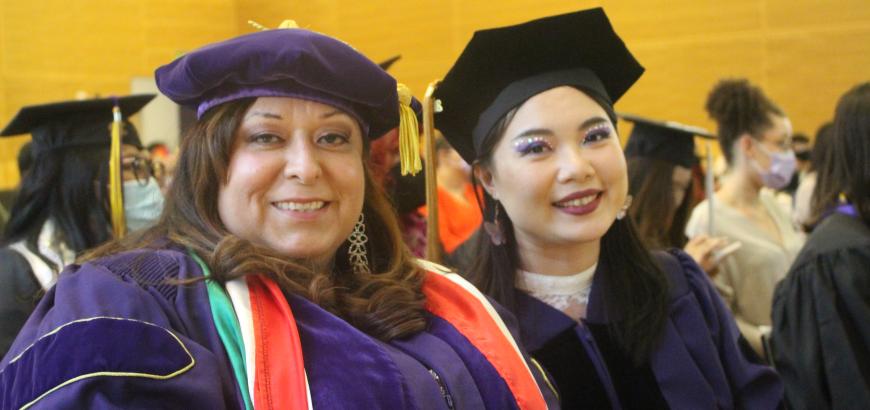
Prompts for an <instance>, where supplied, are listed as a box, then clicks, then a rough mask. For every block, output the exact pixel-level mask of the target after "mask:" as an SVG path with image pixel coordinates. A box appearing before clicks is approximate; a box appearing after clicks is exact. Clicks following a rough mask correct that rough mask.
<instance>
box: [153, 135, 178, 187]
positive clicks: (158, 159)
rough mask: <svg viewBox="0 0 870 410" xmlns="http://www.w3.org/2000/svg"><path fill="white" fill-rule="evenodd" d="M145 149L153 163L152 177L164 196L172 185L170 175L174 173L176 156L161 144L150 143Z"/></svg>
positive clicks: (166, 146)
mask: <svg viewBox="0 0 870 410" xmlns="http://www.w3.org/2000/svg"><path fill="white" fill-rule="evenodd" d="M146 149H147V150H148V153H149V155H150V156H151V161H152V162H153V163H154V177H155V178H156V179H157V183H158V184H160V190H161V191H162V192H163V193H164V194H166V193H167V192H169V185H171V184H172V174H173V173H174V172H175V162H176V161H177V160H178V156H177V155H176V154H175V153H173V152H172V151H171V150H170V149H169V146H168V145H166V144H164V143H162V142H152V143H151V144H148V147H147V148H146Z"/></svg>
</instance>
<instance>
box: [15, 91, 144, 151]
mask: <svg viewBox="0 0 870 410" xmlns="http://www.w3.org/2000/svg"><path fill="white" fill-rule="evenodd" d="M155 96H156V94H137V95H130V96H125V97H119V98H96V99H90V100H70V101H60V102H54V103H48V104H40V105H29V106H26V107H22V108H21V109H20V110H19V111H18V113H17V114H15V117H14V118H12V121H10V122H9V124H8V125H6V128H4V129H3V131H0V136H12V135H20V134H27V133H30V134H31V135H32V137H33V154H34V155H36V154H38V153H39V152H42V151H48V150H55V149H63V148H71V147H77V146H85V145H104V146H106V147H108V146H109V145H110V144H111V137H110V135H111V134H110V126H111V123H112V107H114V106H115V102H116V101H117V103H118V107H119V108H120V109H121V115H122V116H123V118H124V130H123V133H122V134H123V135H122V141H123V143H125V144H129V145H133V146H136V147H139V148H142V142H141V141H140V140H139V134H138V133H137V132H136V128H135V127H133V125H132V124H130V122H129V121H127V118H128V117H130V116H131V115H133V114H136V113H137V112H139V110H141V109H142V107H144V106H145V104H148V102H149V101H151V100H152V99H153V98H154V97H155Z"/></svg>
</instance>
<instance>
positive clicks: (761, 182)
mask: <svg viewBox="0 0 870 410" xmlns="http://www.w3.org/2000/svg"><path fill="white" fill-rule="evenodd" d="M706 109H707V112H708V113H709V115H710V117H712V118H713V120H714V121H716V125H717V127H718V132H717V135H718V138H719V146H720V148H721V150H722V153H723V154H724V157H725V159H726V161H727V163H728V170H727V172H726V174H725V175H723V176H722V178H721V181H722V182H721V185H720V188H719V190H718V191H717V192H716V194H715V195H714V196H713V198H708V199H706V200H705V201H703V202H701V203H699V204H698V205H697V206H695V209H694V210H693V211H692V215H691V217H690V218H689V223H688V224H687V226H686V234H687V235H688V236H689V238H694V237H696V236H699V235H702V234H705V235H710V236H721V237H725V238H727V239H728V240H729V241H739V242H741V244H742V246H741V247H740V249H738V250H736V251H735V252H734V253H732V254H731V255H730V256H729V257H728V258H725V259H724V260H723V261H722V263H721V264H720V265H719V274H718V275H716V278H715V281H716V286H717V288H718V289H719V291H720V293H721V294H722V297H723V298H724V299H725V301H726V302H727V304H728V306H729V307H730V308H731V311H732V312H733V313H734V317H735V318H736V319H737V325H738V326H739V327H740V332H741V333H742V334H743V335H744V336H745V337H746V339H747V340H748V341H749V343H750V344H751V345H752V347H753V348H754V349H755V351H756V352H757V353H758V354H760V355H762V356H764V348H763V342H762V336H763V335H764V334H765V333H766V332H767V331H768V330H769V327H770V305H771V302H772V300H773V289H774V287H775V286H776V283H777V282H779V281H780V280H781V279H782V278H783V277H784V275H785V272H786V271H787V270H788V267H789V266H790V265H791V263H792V262H793V261H794V258H795V256H796V255H797V252H798V251H799V250H800V247H801V246H802V245H803V237H802V235H800V234H799V233H798V232H797V231H796V230H795V229H794V227H793V225H792V223H791V218H790V217H789V215H788V213H787V212H786V211H785V210H784V209H783V208H782V207H781V206H780V205H779V204H778V202H777V200H776V199H775V197H774V195H773V194H772V193H771V192H770V191H765V190H763V189H762V188H765V187H767V188H770V189H773V190H776V189H781V188H782V187H784V186H785V185H786V184H788V181H789V180H791V176H792V174H793V173H794V170H795V167H796V165H795V157H794V153H793V152H792V151H791V140H790V139H791V132H792V131H791V123H790V122H789V119H788V117H786V116H785V114H784V113H783V111H782V110H781V109H780V108H779V107H777V106H776V105H775V104H774V103H773V102H772V101H770V100H769V99H768V98H767V97H766V96H765V95H764V93H763V92H762V91H761V89H759V88H758V87H756V86H754V85H752V84H750V83H749V82H748V81H747V80H745V79H729V80H722V81H720V82H719V83H717V84H716V85H715V86H714V87H713V89H712V91H710V94H709V96H708V97H707V104H706ZM710 200H712V201H713V206H712V212H713V215H710V209H711V208H710V205H709V203H708V201H710ZM710 218H712V219H713V224H712V229H713V232H709V230H710V229H711V228H710V224H709V219H710Z"/></svg>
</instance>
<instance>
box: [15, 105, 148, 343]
mask: <svg viewBox="0 0 870 410" xmlns="http://www.w3.org/2000/svg"><path fill="white" fill-rule="evenodd" d="M154 97H155V94H143V95H132V96H126V97H121V98H118V99H117V103H118V106H119V107H120V109H121V113H122V115H123V117H124V118H126V117H127V116H131V115H133V114H135V113H137V112H139V110H141V109H142V107H144V106H145V105H146V104H148V102H150V101H151V100H152V99H153V98H154ZM115 101H116V99H114V98H102V99H91V100H74V101H61V102H55V103H48V104H40V105H32V106H26V107H22V108H21V110H20V111H19V112H18V114H16V116H15V118H13V119H12V121H10V122H9V124H8V125H7V126H6V127H5V128H4V129H3V130H2V131H0V136H12V135H20V134H27V133H29V134H31V135H32V137H33V142H32V143H31V148H30V154H29V155H30V156H31V158H30V160H31V161H32V164H31V165H30V166H29V167H28V170H27V171H26V172H24V173H23V175H22V180H21V186H20V189H19V193H18V196H17V198H16V200H15V203H14V204H13V206H12V208H11V209H10V218H9V222H8V223H7V225H6V228H5V231H4V234H3V238H2V240H0V283H2V286H0V356H3V355H4V354H5V353H6V350H7V349H9V346H10V345H11V344H12V341H13V340H14V339H15V336H16V335H17V334H18V331H19V329H21V327H22V326H23V325H24V322H25V321H26V320H27V317H28V316H29V315H30V313H31V312H32V311H33V308H34V307H35V306H36V303H37V302H38V301H39V298H40V297H41V295H42V294H43V293H44V292H45V291H47V290H48V289H49V288H51V286H52V285H54V283H55V281H56V280H57V274H58V273H59V272H60V271H61V270H62V269H63V267H64V266H66V265H68V264H70V263H72V262H73V261H74V260H75V258H76V256H78V255H79V254H81V253H82V252H83V251H85V250H87V249H90V248H93V247H96V246H97V245H100V244H102V243H104V242H105V241H107V240H109V239H110V237H111V230H112V224H111V222H110V217H109V196H108V188H107V187H108V186H109V176H108V173H109V143H110V141H111V139H110V136H109V125H110V123H111V122H112V106H113V105H114V104H115ZM122 142H123V145H122V152H123V156H124V159H123V160H122V166H123V168H124V170H123V178H124V181H125V183H124V187H123V190H124V196H125V199H126V200H125V201H124V202H125V204H124V205H125V216H126V222H127V224H126V226H127V228H128V229H130V230H133V229H136V228H142V227H144V226H145V224H147V223H150V222H152V221H153V220H156V217H157V215H159V214H160V211H161V210H162V207H163V195H162V194H161V193H160V188H159V186H158V185H157V181H156V180H155V179H154V178H153V177H152V171H151V165H150V164H151V162H150V160H149V159H148V158H147V157H145V156H143V154H141V153H140V151H141V150H142V143H141V141H140V140H139V135H138V133H137V132H136V129H135V127H133V125H132V124H131V123H129V122H127V121H126V120H125V121H124V128H123V135H122ZM101 187H102V188H101Z"/></svg>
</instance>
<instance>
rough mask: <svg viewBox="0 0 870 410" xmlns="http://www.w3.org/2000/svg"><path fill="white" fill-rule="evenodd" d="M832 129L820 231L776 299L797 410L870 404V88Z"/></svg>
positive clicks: (819, 201) (842, 108)
mask: <svg viewBox="0 0 870 410" xmlns="http://www.w3.org/2000/svg"><path fill="white" fill-rule="evenodd" d="M832 127H833V128H832V130H831V131H830V134H829V135H828V136H827V137H826V138H827V139H828V140H827V142H826V144H827V145H828V148H827V149H826V152H827V153H826V154H825V155H824V157H823V160H822V162H821V163H814V165H815V166H816V172H817V177H816V178H817V179H818V184H817V185H816V189H815V192H814V194H813V202H812V203H813V215H814V219H815V220H816V221H817V225H816V228H815V230H813V233H812V235H810V237H809V239H808V240H807V243H806V245H805V246H804V247H803V249H801V251H800V254H798V256H797V259H796V260H795V262H794V264H793V265H792V266H791V269H789V271H788V274H787V275H786V277H785V279H784V280H783V281H782V282H781V283H780V284H779V286H777V288H776V293H775V295H774V299H773V331H772V333H771V340H770V342H771V346H772V350H773V354H772V356H773V361H774V363H775V364H776V369H777V371H779V373H780V374H781V375H782V379H783V382H784V383H785V396H786V402H787V404H788V405H789V407H790V408H793V409H796V410H803V409H832V408H833V409H863V408H867V405H868V404H870V268H868V267H870V82H865V83H862V84H858V85H856V86H855V87H853V88H852V89H851V90H849V91H848V92H847V93H846V94H844V95H843V96H842V97H840V100H839V102H838V103H837V108H836V112H835V116H834V121H833V126H832ZM818 143H819V141H818V140H817V141H816V147H817V149H818V146H819V145H818Z"/></svg>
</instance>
